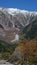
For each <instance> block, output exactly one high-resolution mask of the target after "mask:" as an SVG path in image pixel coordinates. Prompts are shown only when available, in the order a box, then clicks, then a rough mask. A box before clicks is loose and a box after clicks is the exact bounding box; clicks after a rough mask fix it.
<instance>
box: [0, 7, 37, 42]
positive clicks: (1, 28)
mask: <svg viewBox="0 0 37 65" xmlns="http://www.w3.org/2000/svg"><path fill="white" fill-rule="evenodd" d="M29 31H33V32H34V33H35V32H37V12H29V11H26V10H20V9H17V8H16V9H14V8H0V36H3V37H4V39H5V40H6V39H7V40H8V41H9V40H11V39H12V36H13V34H14V35H15V34H21V33H27V32H29ZM3 37H2V38H3ZM13 38H14V36H13Z"/></svg>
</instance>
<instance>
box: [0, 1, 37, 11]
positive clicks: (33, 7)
mask: <svg viewBox="0 0 37 65" xmlns="http://www.w3.org/2000/svg"><path fill="white" fill-rule="evenodd" d="M0 7H4V8H18V9H22V10H28V11H37V0H0Z"/></svg>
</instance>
